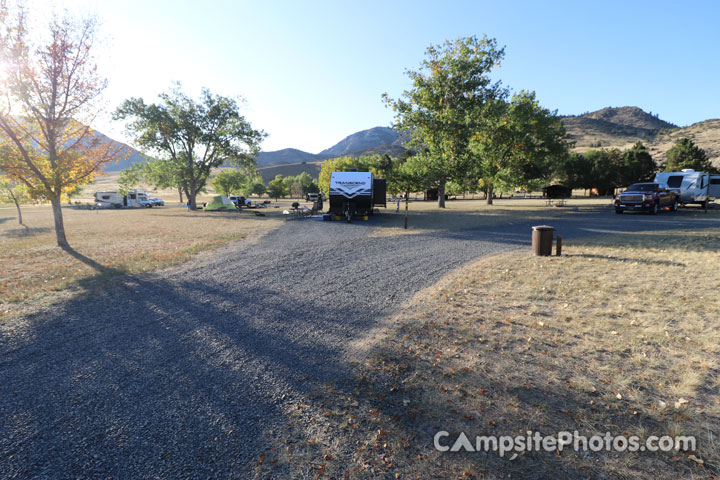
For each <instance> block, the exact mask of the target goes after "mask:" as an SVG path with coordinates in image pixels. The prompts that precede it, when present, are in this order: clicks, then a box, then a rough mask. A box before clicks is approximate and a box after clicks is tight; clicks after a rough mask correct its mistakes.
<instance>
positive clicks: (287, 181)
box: [283, 176, 299, 198]
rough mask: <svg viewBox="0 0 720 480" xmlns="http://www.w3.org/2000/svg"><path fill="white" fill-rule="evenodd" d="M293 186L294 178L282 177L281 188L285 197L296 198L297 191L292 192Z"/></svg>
mask: <svg viewBox="0 0 720 480" xmlns="http://www.w3.org/2000/svg"><path fill="white" fill-rule="evenodd" d="M294 186H295V177H293V176H287V177H283V187H284V189H285V195H288V196H290V197H291V198H292V197H293V196H296V194H297V192H298V190H299V189H297V188H296V189H294V190H295V192H293V187H294Z"/></svg>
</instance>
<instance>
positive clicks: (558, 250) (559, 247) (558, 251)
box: [555, 235, 562, 257]
mask: <svg viewBox="0 0 720 480" xmlns="http://www.w3.org/2000/svg"><path fill="white" fill-rule="evenodd" d="M556 238H557V241H556V243H555V255H556V256H558V257H559V256H560V255H562V236H560V235H556Z"/></svg>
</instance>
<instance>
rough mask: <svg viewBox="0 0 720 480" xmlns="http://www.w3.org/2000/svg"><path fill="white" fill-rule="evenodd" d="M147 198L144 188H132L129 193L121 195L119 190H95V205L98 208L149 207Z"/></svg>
mask: <svg viewBox="0 0 720 480" xmlns="http://www.w3.org/2000/svg"><path fill="white" fill-rule="evenodd" d="M147 198H148V196H147V193H146V192H145V191H144V190H130V191H129V192H128V194H127V195H120V194H119V193H118V192H95V205H96V206H97V207H98V208H137V207H147V206H148V200H147Z"/></svg>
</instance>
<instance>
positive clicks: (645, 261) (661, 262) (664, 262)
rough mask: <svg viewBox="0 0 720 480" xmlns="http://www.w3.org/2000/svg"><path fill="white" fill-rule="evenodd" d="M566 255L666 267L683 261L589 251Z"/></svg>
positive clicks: (676, 265) (682, 264) (679, 265)
mask: <svg viewBox="0 0 720 480" xmlns="http://www.w3.org/2000/svg"><path fill="white" fill-rule="evenodd" d="M565 256H566V257H580V258H597V259H600V260H611V261H614V262H635V263H643V264H647V265H665V266H667V267H684V266H686V265H685V264H684V263H680V262H673V261H670V260H652V259H649V258H631V257H616V256H612V255H595V254H590V253H571V254H568V255H565Z"/></svg>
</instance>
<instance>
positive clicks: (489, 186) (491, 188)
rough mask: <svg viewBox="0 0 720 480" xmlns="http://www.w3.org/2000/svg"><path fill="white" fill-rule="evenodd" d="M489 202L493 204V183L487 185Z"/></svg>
mask: <svg viewBox="0 0 720 480" xmlns="http://www.w3.org/2000/svg"><path fill="white" fill-rule="evenodd" d="M487 204H488V205H492V204H493V184H492V183H488V186H487Z"/></svg>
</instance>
